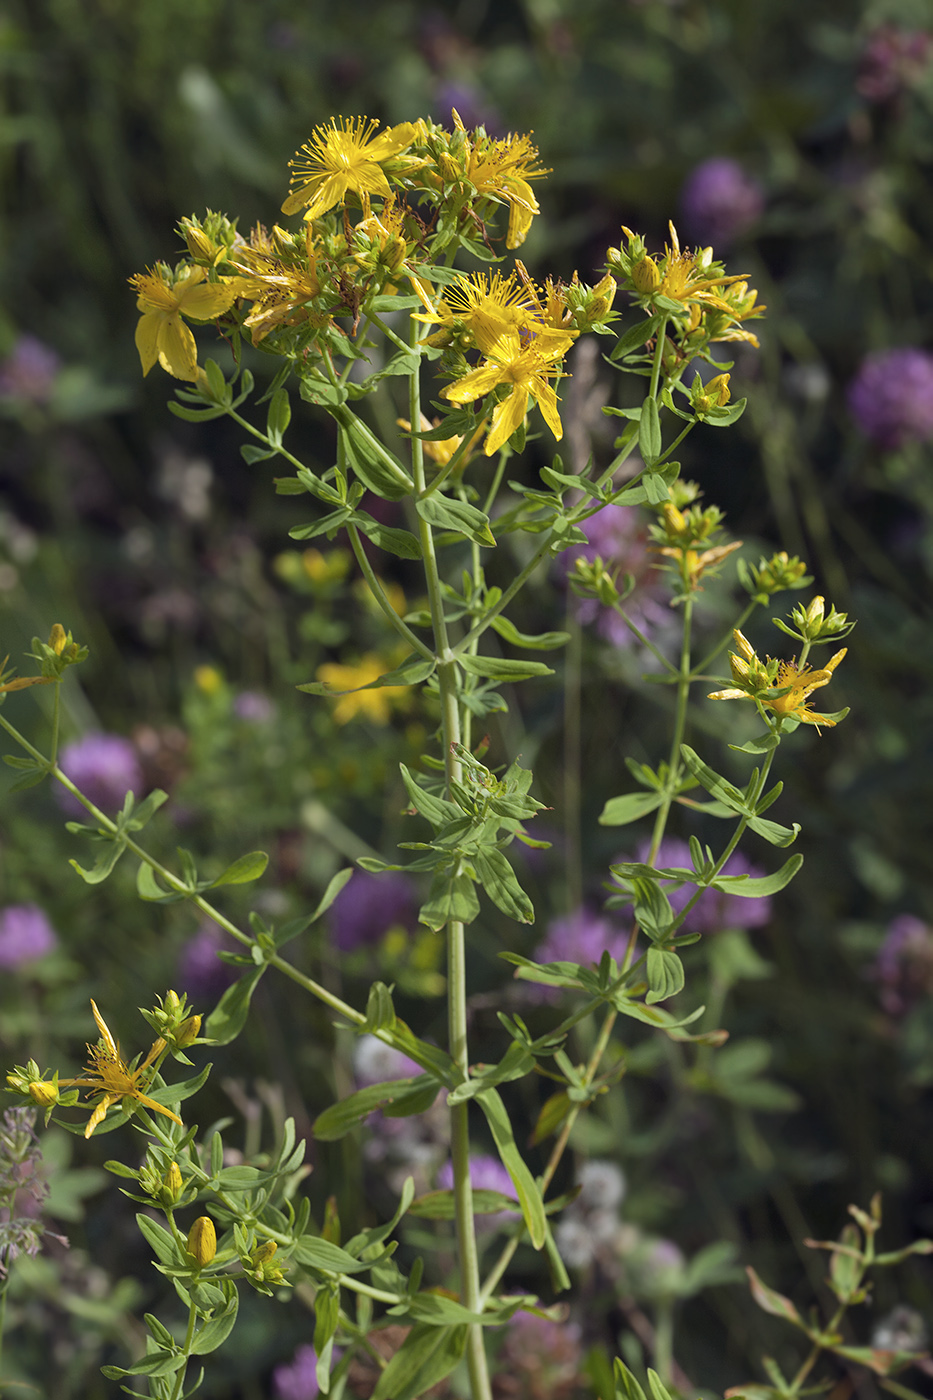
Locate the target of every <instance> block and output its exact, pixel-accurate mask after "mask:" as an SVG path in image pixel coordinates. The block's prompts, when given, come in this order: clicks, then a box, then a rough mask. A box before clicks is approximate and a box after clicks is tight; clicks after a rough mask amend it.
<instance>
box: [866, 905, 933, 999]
mask: <svg viewBox="0 0 933 1400" xmlns="http://www.w3.org/2000/svg"><path fill="white" fill-rule="evenodd" d="M871 976H872V978H873V980H874V981H876V982H877V983H878V984H879V986H880V988H881V1005H882V1006H883V1007H884V1010H885V1011H886V1012H887V1013H888V1015H889V1016H902V1015H904V1014H905V1013H906V1012H908V1011H909V1010H910V1009H911V1007H912V1006H914V1005H915V1004H916V1003H917V1002H918V1001H920V1000H921V999H922V998H924V997H928V996H929V995H930V993H931V992H933V929H931V928H930V925H929V924H926V923H924V922H923V920H922V919H918V918H916V916H915V915H913V914H899V915H898V916H897V918H896V919H892V920H891V922H890V923H889V924H888V929H887V933H886V934H885V939H884V942H883V943H882V945H881V947H880V948H879V949H878V955H877V957H876V958H875V962H874V965H873V967H872V969H871Z"/></svg>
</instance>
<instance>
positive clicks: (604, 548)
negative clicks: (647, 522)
mask: <svg viewBox="0 0 933 1400" xmlns="http://www.w3.org/2000/svg"><path fill="white" fill-rule="evenodd" d="M580 529H581V530H582V531H583V533H584V534H585V535H586V539H587V542H586V544H575V545H572V546H571V547H570V549H567V550H565V551H564V553H563V554H562V555H561V556H560V567H561V569H562V570H563V573H564V577H565V578H566V577H568V576H569V575H570V574H572V573H573V572H574V569H575V566H576V561H577V560H578V559H585V560H587V561H588V562H589V563H592V562H593V560H595V559H596V558H600V559H601V560H602V561H603V563H604V565H605V566H606V570H607V572H608V573H610V574H613V573H617V572H618V573H620V574H631V575H632V577H633V578H634V580H635V588H634V590H633V592H632V593H631V594H630V595H629V596H628V598H626V599H625V603H624V606H625V611H626V612H627V613H628V615H629V617H630V618H631V619H632V621H633V622H634V623H635V625H636V627H638V628H639V629H640V631H642V632H644V633H645V635H646V636H651V633H652V631H653V630H655V629H657V628H658V627H659V626H661V625H662V624H663V623H664V622H666V621H667V620H668V618H669V616H670V614H669V610H668V609H667V608H666V607H665V606H664V605H663V603H662V602H661V601H660V597H659V596H656V594H655V593H654V591H653V587H654V585H655V584H657V583H660V581H661V579H662V575H661V574H660V572H658V570H657V569H656V566H655V563H654V558H653V556H652V553H651V550H650V548H649V545H648V535H647V531H646V530H645V528H644V522H643V520H642V518H641V517H640V515H639V513H638V511H637V510H635V509H634V508H633V507H632V506H603V508H602V510H600V511H597V512H596V514H595V515H591V516H589V518H588V519H586V520H584V521H583V522H582V524H581V525H580ZM577 615H578V617H579V618H580V621H581V622H583V623H588V622H594V621H595V622H597V623H598V627H599V631H600V633H601V635H602V636H603V637H604V638H605V639H606V641H608V642H612V643H613V645H614V646H625V645H631V643H632V642H633V641H634V640H635V639H634V637H633V635H632V633H631V632H630V631H629V629H628V627H627V626H626V625H625V623H624V622H623V620H622V618H621V617H620V616H619V614H618V613H617V612H616V611H615V609H614V608H604V607H602V606H601V604H600V603H599V602H597V600H596V599H595V598H578V599H577Z"/></svg>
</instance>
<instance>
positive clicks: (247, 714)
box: [233, 690, 275, 724]
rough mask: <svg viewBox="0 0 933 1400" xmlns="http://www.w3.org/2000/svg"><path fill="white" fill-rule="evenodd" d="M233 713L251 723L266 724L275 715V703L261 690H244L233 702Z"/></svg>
mask: <svg viewBox="0 0 933 1400" xmlns="http://www.w3.org/2000/svg"><path fill="white" fill-rule="evenodd" d="M233 713H234V714H235V715H236V717H237V719H242V720H246V721H247V722H248V723H250V724H265V723H266V722H267V721H268V720H270V719H272V718H273V716H274V715H275V705H274V704H273V702H272V701H271V700H270V699H269V697H268V695H263V694H262V692H261V691H259V690H244V691H241V692H240V694H239V695H238V696H237V698H236V699H235V700H234V702H233Z"/></svg>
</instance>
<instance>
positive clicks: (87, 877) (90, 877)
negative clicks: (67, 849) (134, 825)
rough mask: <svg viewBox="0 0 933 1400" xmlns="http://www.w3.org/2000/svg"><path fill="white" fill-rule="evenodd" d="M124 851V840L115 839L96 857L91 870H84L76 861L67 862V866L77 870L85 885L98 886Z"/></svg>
mask: <svg viewBox="0 0 933 1400" xmlns="http://www.w3.org/2000/svg"><path fill="white" fill-rule="evenodd" d="M125 850H126V838H125V837H124V838H123V839H122V840H121V839H120V838H119V837H115V838H113V839H112V840H111V841H110V842H109V843H108V845H107V849H106V850H105V851H102V852H101V854H100V855H99V856H98V857H97V863H96V864H95V866H94V868H93V870H85V869H84V868H83V866H80V865H79V864H78V862H77V861H76V860H69V862H68V864H69V865H70V866H72V867H73V868H74V869H75V870H77V872H78V874H79V875H80V876H81V879H82V880H84V882H85V884H88V885H99V884H101V883H102V881H104V880H106V878H107V876H108V875H109V874H110V872H111V871H112V870H113V867H114V866H115V865H116V863H117V861H118V860H119V859H120V857H121V856H122V854H123V852H124V851H125Z"/></svg>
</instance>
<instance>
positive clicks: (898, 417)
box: [848, 346, 933, 450]
mask: <svg viewBox="0 0 933 1400" xmlns="http://www.w3.org/2000/svg"><path fill="white" fill-rule="evenodd" d="M848 399H849V411H850V412H851V414H852V417H853V418H854V419H855V422H856V425H857V427H858V428H859V431H860V432H861V433H863V434H864V436H865V437H867V438H871V440H872V442H876V443H878V445H879V447H884V448H887V449H888V450H893V449H894V448H898V447H903V446H904V445H905V444H906V443H908V442H925V441H926V440H927V439H928V438H930V437H933V355H931V354H930V353H929V352H928V351H926V350H918V349H916V348H915V347H913V346H907V347H905V348H903V349H899V350H879V351H877V352H876V353H875V354H873V355H866V357H865V359H864V360H863V361H862V364H861V366H860V368H859V371H858V373H857V374H856V376H855V378H854V379H853V380H852V383H851V384H850V385H849V393H848Z"/></svg>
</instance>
